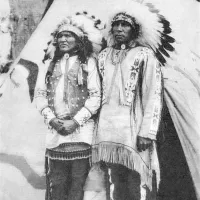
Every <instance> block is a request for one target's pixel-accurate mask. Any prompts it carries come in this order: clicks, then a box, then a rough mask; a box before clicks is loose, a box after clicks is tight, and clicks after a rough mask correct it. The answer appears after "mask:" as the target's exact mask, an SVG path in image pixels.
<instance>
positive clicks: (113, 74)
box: [93, 46, 162, 189]
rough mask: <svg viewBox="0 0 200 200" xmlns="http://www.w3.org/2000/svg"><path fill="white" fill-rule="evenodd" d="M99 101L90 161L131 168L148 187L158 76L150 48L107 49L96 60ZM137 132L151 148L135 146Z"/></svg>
mask: <svg viewBox="0 0 200 200" xmlns="http://www.w3.org/2000/svg"><path fill="white" fill-rule="evenodd" d="M98 63H99V70H100V73H101V75H102V88H103V102H102V106H101V111H100V116H99V123H98V128H97V132H96V136H95V140H94V141H95V142H94V148H93V162H99V161H100V160H103V161H105V162H109V163H118V164H121V165H124V166H126V167H128V168H129V169H132V170H136V171H137V172H138V173H139V174H140V175H141V182H142V183H141V184H142V185H143V186H144V185H147V186H148V187H149V189H151V186H152V184H151V180H152V171H153V170H155V171H156V172H157V174H156V175H157V179H158V182H159V164H158V159H157V152H156V148H155V140H156V135H157V131H158V127H159V123H160V116H161V109H162V74H161V69H160V64H159V62H158V61H157V59H156V57H155V56H154V53H153V51H152V50H151V49H149V48H146V47H141V46H137V47H133V48H128V49H121V50H117V49H114V48H112V47H108V48H106V49H105V50H103V51H102V52H101V53H100V55H99V58H98ZM137 136H141V137H144V138H149V139H151V140H152V141H154V142H153V146H152V147H151V148H148V149H147V150H145V151H142V152H139V151H138V150H137Z"/></svg>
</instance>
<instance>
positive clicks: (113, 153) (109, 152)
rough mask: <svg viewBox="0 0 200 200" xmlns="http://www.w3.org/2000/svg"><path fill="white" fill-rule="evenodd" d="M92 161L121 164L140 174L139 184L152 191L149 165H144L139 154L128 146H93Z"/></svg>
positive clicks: (104, 143) (105, 143) (110, 144)
mask: <svg viewBox="0 0 200 200" xmlns="http://www.w3.org/2000/svg"><path fill="white" fill-rule="evenodd" d="M92 161H93V163H97V162H99V161H104V162H107V163H116V164H121V165H124V166H126V167H127V168H129V169H131V170H135V171H137V172H138V173H139V174H140V177H141V183H142V184H143V185H146V186H147V187H148V188H149V189H150V190H152V177H153V170H152V169H151V163H150V162H149V163H145V162H144V160H143V159H142V157H141V155H140V153H138V152H137V151H135V150H134V149H132V148H130V147H128V146H124V145H122V144H115V143H110V142H103V143H100V144H98V145H95V146H93V149H92Z"/></svg>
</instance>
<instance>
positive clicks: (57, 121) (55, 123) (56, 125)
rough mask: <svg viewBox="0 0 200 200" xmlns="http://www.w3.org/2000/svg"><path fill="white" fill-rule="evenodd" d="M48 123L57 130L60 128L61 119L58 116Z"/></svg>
mask: <svg viewBox="0 0 200 200" xmlns="http://www.w3.org/2000/svg"><path fill="white" fill-rule="evenodd" d="M49 125H50V126H51V127H52V128H53V129H55V130H56V131H57V132H59V131H60V130H61V129H62V125H63V121H62V120H60V119H58V118H53V119H51V120H50V122H49Z"/></svg>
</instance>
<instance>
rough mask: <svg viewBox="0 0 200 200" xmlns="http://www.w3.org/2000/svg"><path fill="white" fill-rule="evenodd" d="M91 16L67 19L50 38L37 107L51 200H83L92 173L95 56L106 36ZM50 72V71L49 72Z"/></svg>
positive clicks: (97, 96)
mask: <svg viewBox="0 0 200 200" xmlns="http://www.w3.org/2000/svg"><path fill="white" fill-rule="evenodd" d="M97 24H98V22H97V23H96V21H95V20H94V19H93V18H92V17H89V16H87V13H83V14H79V13H78V14H77V15H74V16H71V17H67V18H66V19H64V20H63V21H62V23H61V24H59V25H58V27H57V29H56V31H55V32H54V33H53V34H52V36H53V39H52V41H51V42H50V43H49V47H48V48H47V50H46V55H45V58H44V68H43V69H44V71H42V70H41V71H40V73H39V76H38V81H37V86H36V94H35V101H36V105H37V108H38V110H39V111H40V112H41V114H42V115H43V116H44V119H45V123H46V124H47V125H48V127H49V129H50V132H49V133H48V135H47V137H46V148H47V150H46V173H47V174H46V179H47V192H46V199H48V200H64V199H70V200H72V199H73V200H82V198H83V186H84V183H85V179H86V177H87V174H88V171H89V158H90V157H91V143H92V136H93V129H94V117H93V116H94V114H95V113H96V112H97V110H98V108H99V106H100V96H101V95H100V93H101V92H100V82H99V76H98V73H97V67H96V61H95V58H94V54H95V53H96V52H98V51H99V50H100V49H101V45H102V38H103V37H102V35H101V33H100V31H99V30H98V28H97ZM45 69H46V70H45Z"/></svg>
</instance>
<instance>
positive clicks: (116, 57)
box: [111, 48, 128, 65]
mask: <svg viewBox="0 0 200 200" xmlns="http://www.w3.org/2000/svg"><path fill="white" fill-rule="evenodd" d="M127 51H128V49H114V48H112V52H111V62H112V64H113V65H117V64H119V63H121V62H122V60H123V59H124V58H125V57H126V53H127Z"/></svg>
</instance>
